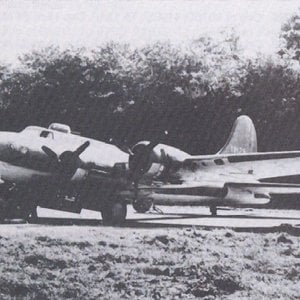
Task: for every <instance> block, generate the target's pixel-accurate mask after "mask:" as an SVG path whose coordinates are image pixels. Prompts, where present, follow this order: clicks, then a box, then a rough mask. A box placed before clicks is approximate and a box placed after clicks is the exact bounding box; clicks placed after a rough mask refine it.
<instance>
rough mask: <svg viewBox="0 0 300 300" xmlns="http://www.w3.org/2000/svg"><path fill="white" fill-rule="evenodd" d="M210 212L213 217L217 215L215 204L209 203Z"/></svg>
mask: <svg viewBox="0 0 300 300" xmlns="http://www.w3.org/2000/svg"><path fill="white" fill-rule="evenodd" d="M209 210H210V213H211V215H212V216H213V217H215V216H216V215H217V206H216V205H211V206H210V207H209Z"/></svg>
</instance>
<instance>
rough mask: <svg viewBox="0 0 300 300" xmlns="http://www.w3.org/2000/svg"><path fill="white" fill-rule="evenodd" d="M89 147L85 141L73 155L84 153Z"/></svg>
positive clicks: (88, 143)
mask: <svg viewBox="0 0 300 300" xmlns="http://www.w3.org/2000/svg"><path fill="white" fill-rule="evenodd" d="M89 145H90V142H89V141H86V142H85V143H83V144H82V145H81V146H79V147H78V148H77V149H76V150H75V151H74V153H75V154H77V155H78V156H79V155H80V154H81V153H82V152H84V151H85V149H86V148H87V147H88V146H89Z"/></svg>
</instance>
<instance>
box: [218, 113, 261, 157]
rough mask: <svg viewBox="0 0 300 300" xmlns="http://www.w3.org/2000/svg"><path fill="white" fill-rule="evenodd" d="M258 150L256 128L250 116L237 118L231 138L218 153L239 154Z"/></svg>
mask: <svg viewBox="0 0 300 300" xmlns="http://www.w3.org/2000/svg"><path fill="white" fill-rule="evenodd" d="M252 152H257V138H256V130H255V127H254V124H253V122H252V120H251V119H250V118H249V117H248V116H240V117H238V118H237V119H236V121H235V123H234V125H233V128H232V130H231V133H230V136H229V139H228V140H227V142H226V144H225V146H224V147H223V148H222V149H221V150H220V151H219V152H218V154H238V153H252Z"/></svg>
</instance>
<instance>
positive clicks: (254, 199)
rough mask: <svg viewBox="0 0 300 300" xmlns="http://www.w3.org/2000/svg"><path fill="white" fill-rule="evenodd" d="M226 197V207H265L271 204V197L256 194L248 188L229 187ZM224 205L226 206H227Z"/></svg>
mask: <svg viewBox="0 0 300 300" xmlns="http://www.w3.org/2000/svg"><path fill="white" fill-rule="evenodd" d="M226 188H227V193H226V196H225V197H224V202H225V203H226V205H264V204H267V203H269V202H270V195H268V194H259V193H254V192H253V191H252V190H250V189H247V188H240V187H234V186H227V187H226ZM225 203H224V204H225Z"/></svg>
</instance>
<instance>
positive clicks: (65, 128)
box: [48, 123, 71, 133]
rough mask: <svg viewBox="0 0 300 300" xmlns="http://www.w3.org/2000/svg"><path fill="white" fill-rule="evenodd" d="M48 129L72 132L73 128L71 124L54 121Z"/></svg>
mask: <svg viewBox="0 0 300 300" xmlns="http://www.w3.org/2000/svg"><path fill="white" fill-rule="evenodd" d="M48 129H51V130H55V131H59V132H62V133H71V128H70V126H69V125H65V124H60V123H52V124H50V125H49V127H48Z"/></svg>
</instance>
